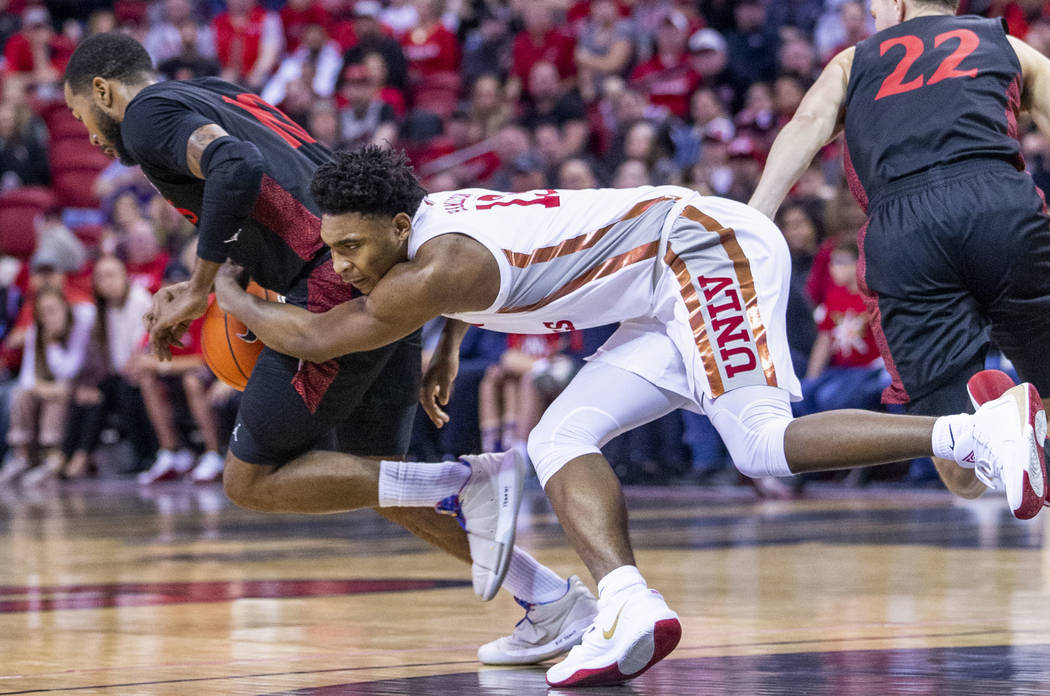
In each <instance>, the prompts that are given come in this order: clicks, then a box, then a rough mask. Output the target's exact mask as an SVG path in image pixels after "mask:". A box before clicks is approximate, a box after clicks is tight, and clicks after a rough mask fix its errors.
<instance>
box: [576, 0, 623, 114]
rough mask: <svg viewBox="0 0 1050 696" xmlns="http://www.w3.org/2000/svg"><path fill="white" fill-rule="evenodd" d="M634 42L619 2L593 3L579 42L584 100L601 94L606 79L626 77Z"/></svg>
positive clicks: (601, 0) (578, 64)
mask: <svg viewBox="0 0 1050 696" xmlns="http://www.w3.org/2000/svg"><path fill="white" fill-rule="evenodd" d="M632 39H633V31H632V29H631V25H630V22H627V21H626V20H624V19H622V18H621V17H620V8H619V5H618V4H617V0H592V2H591V10H590V17H589V19H588V20H587V22H586V23H585V24H584V26H583V29H582V30H581V32H580V34H579V36H578V37H577V39H576V53H575V58H576V75H577V80H578V85H579V89H580V96H582V97H583V100H584V101H587V102H591V101H594V100H595V99H597V98H598V97H599V96H600V95H601V87H602V85H603V84H604V82H605V78H606V77H608V76H610V75H618V76H620V77H624V76H626V74H627V67H628V65H629V64H630V61H631V56H632V53H633V52H634V46H633V41H632Z"/></svg>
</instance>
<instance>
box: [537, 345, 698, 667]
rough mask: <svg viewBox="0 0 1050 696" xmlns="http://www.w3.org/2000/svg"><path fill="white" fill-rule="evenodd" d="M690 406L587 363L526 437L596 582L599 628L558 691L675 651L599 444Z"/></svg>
mask: <svg viewBox="0 0 1050 696" xmlns="http://www.w3.org/2000/svg"><path fill="white" fill-rule="evenodd" d="M686 404H687V401H686V400H685V399H684V398H683V397H680V396H677V395H674V394H672V393H670V392H667V391H665V390H662V389H660V388H659V387H656V386H655V385H653V384H651V383H650V382H648V381H646V380H645V379H642V378H641V377H639V376H637V375H635V374H632V373H630V372H628V371H626V370H623V369H620V368H618V367H614V366H612V365H609V364H603V363H601V362H591V363H588V364H587V365H585V366H584V367H583V369H582V370H580V373H579V374H578V375H576V377H575V378H574V379H573V380H572V381H571V382H570V383H569V386H568V387H567V388H566V389H565V391H564V392H562V394H561V395H560V396H559V397H558V398H557V399H555V400H554V402H553V403H552V404H551V406H550V407H549V408H548V409H547V411H546V412H545V413H544V415H543V417H542V418H541V419H540V422H539V424H538V425H537V426H536V428H534V429H533V431H532V434H531V435H530V436H529V444H528V447H529V455H530V457H531V459H532V460H533V464H534V466H535V468H536V473H537V475H538V476H539V479H540V483H541V484H542V485H543V487H544V491H546V493H547V496H548V497H549V498H550V501H551V506H552V507H553V508H554V511H555V513H556V514H557V515H558V519H559V521H560V522H561V524H562V527H563V528H564V529H565V533H566V535H567V536H568V538H569V541H570V542H571V543H572V545H573V547H574V548H575V549H576V552H577V553H578V554H579V555H580V558H581V559H582V560H583V561H584V564H585V565H586V566H587V568H588V570H590V571H591V574H592V575H593V576H594V578H595V580H597V581H598V590H599V599H598V609H599V613H598V616H597V617H596V618H595V621H594V624H592V626H594V628H592V629H591V630H590V631H589V632H587V633H585V634H584V639H583V642H582V643H581V644H580V645H579V646H577V647H575V648H573V649H572V650H571V651H570V652H569V655H568V656H567V657H566V659H565V660H564V661H563V662H561V663H559V664H557V665H555V666H554V667H552V668H551V669H550V670H548V672H547V681H548V682H549V683H550V684H552V685H561V686H568V685H584V684H596V683H612V682H619V681H624V680H626V679H630V678H633V677H635V676H637V675H638V674H641V673H642V672H643V671H645V670H646V669H648V668H649V667H650V666H652V665H653V664H654V663H655V662H657V661H658V660H660V659H662V658H663V657H664V656H666V655H667V654H668V653H670V652H671V650H673V649H674V647H675V645H677V643H678V639H679V637H680V635H681V625H680V624H679V622H678V617H677V615H676V614H675V613H674V612H673V611H671V609H670V608H668V607H667V605H666V603H665V602H664V601H663V598H662V597H661V596H660V594H659V593H658V592H656V591H655V590H650V589H649V588H648V585H647V584H646V582H645V579H644V578H643V577H642V575H641V573H640V572H639V570H638V568H637V567H636V566H635V561H634V553H633V551H632V549H631V543H630V539H629V536H628V531H627V510H626V506H625V505H624V499H623V491H622V489H621V488H620V483H619V480H618V479H617V478H616V474H615V473H613V470H612V467H610V466H609V463H608V462H607V461H606V460H605V458H604V457H603V456H602V455H601V450H600V448H601V446H602V445H604V444H605V443H607V442H608V441H609V440H611V439H612V438H613V437H615V436H616V435H619V434H620V433H623V432H626V431H627V430H630V429H632V428H635V427H637V426H639V425H642V424H644V423H648V422H650V421H652V420H655V419H656V418H659V417H660V416H663V415H665V414H667V413H669V412H670V411H672V410H674V409H676V408H680V407H682V406H684V405H686Z"/></svg>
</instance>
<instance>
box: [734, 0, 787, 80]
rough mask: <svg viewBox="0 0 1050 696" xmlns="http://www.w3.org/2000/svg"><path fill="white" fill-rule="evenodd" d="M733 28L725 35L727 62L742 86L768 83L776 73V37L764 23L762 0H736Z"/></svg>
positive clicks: (777, 43) (764, 10) (764, 6)
mask: <svg viewBox="0 0 1050 696" xmlns="http://www.w3.org/2000/svg"><path fill="white" fill-rule="evenodd" d="M733 16H734V17H735V19H736V29H735V31H732V32H729V34H727V35H726V43H727V44H728V46H729V63H730V64H731V65H732V66H733V70H734V72H735V73H736V74H737V75H738V76H740V77H741V78H742V80H743V82H744V84H746V85H751V84H752V83H755V82H772V81H773V79H774V78H776V76H777V51H778V50H779V48H780V40H779V39H778V37H777V34H776V33H775V32H774V31H772V30H770V29H769V28H768V27H767V26H766V4H765V2H763V0H740V2H738V3H736V6H735V7H734V9H733Z"/></svg>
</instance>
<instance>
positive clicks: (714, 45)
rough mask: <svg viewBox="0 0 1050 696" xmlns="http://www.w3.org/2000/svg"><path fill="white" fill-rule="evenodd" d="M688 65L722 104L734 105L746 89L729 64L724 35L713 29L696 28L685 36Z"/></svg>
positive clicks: (727, 48)
mask: <svg viewBox="0 0 1050 696" xmlns="http://www.w3.org/2000/svg"><path fill="white" fill-rule="evenodd" d="M689 65H690V66H691V67H692V68H693V70H695V71H696V74H697V75H699V76H700V81H701V84H702V85H703V86H704V87H708V88H710V89H714V90H715V92H716V93H717V94H718V98H719V99H720V100H721V101H722V103H724V104H727V105H730V106H733V107H735V106H736V105H737V102H738V100H739V99H740V98H741V97H742V96H743V94H744V91H745V90H746V89H747V86H746V85H743V84H742V82H741V81H740V80H739V79H738V78H737V77H736V76H735V75H734V73H733V71H732V69H731V67H730V65H729V47H728V46H727V44H726V40H725V38H724V37H723V36H722V35H721V34H719V33H718V32H717V31H715V30H714V29H711V28H704V29H699V30H697V31H696V32H694V33H693V35H692V36H690V37H689Z"/></svg>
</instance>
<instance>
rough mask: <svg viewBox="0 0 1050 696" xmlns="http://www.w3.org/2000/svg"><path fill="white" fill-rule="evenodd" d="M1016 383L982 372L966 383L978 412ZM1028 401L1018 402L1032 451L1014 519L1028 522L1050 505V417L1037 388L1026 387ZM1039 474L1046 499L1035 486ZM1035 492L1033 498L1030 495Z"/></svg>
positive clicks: (998, 372) (994, 372)
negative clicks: (1049, 463) (1049, 424)
mask: <svg viewBox="0 0 1050 696" xmlns="http://www.w3.org/2000/svg"><path fill="white" fill-rule="evenodd" d="M1015 386H1017V385H1015V384H1014V381H1013V380H1012V379H1010V376H1009V375H1007V374H1006V373H1005V372H1002V371H1001V370H981V371H980V372H978V373H977V374H975V375H974V376H973V377H971V378H970V380H969V381H968V382H967V383H966V391H967V392H968V393H969V394H970V402H971V403H972V404H973V405H974V408H978V407H980V406H981V404H984V403H986V402H988V401H994V400H995V399H998V398H999V397H1000V396H1002V395H1003V394H1005V393H1006V392H1007V391H1009V390H1011V389H1013V388H1014V387H1015ZM1023 386H1025V387H1026V389H1024V390H1023V391H1024V398H1023V399H1020V398H1019V399H1018V408H1019V409H1020V410H1021V412H1022V413H1024V412H1025V411H1027V420H1026V423H1025V427H1024V433H1023V437H1024V441H1025V443H1026V444H1025V448H1026V449H1027V450H1028V452H1027V456H1028V466H1027V467H1025V469H1026V470H1025V472H1024V488H1025V494H1024V496H1023V497H1022V502H1021V505H1020V507H1018V508H1017V509H1015V510H1013V513H1014V517H1016V518H1017V519H1019V520H1028V519H1031V518H1033V517H1035V516H1036V515H1037V514H1039V510H1040V509H1041V508H1042V507H1043V506H1045V505H1050V501H1047V498H1046V492H1047V490H1046V454H1045V452H1044V449H1043V443H1044V442H1045V440H1046V413H1045V412H1044V411H1043V402H1042V400H1041V399H1040V397H1039V392H1038V391H1037V390H1036V388H1035V387H1034V386H1033V385H1031V384H1028V383H1025V384H1024V385H1023ZM1029 472H1032V473H1036V474H1038V477H1039V480H1040V481H1042V482H1043V485H1042V489H1043V490H1042V495H1041V496H1040V493H1039V491H1036V490H1035V488H1034V487H1033V486H1032V475H1031V474H1030V473H1029ZM1029 492H1031V495H1029Z"/></svg>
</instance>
